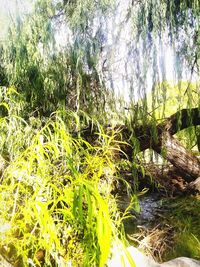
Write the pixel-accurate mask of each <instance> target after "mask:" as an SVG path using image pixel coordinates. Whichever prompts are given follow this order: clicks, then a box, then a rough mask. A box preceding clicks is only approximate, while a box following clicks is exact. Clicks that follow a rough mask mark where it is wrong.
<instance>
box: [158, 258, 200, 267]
mask: <svg viewBox="0 0 200 267" xmlns="http://www.w3.org/2000/svg"><path fill="white" fill-rule="evenodd" d="M160 266H161V267H199V266H200V261H197V260H194V259H190V258H186V257H180V258H176V259H173V260H171V261H168V262H164V263H162V264H160Z"/></svg>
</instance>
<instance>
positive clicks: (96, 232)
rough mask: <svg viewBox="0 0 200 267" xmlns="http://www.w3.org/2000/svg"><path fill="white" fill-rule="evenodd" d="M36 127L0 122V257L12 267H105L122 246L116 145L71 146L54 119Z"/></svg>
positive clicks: (73, 141) (78, 142)
mask: <svg viewBox="0 0 200 267" xmlns="http://www.w3.org/2000/svg"><path fill="white" fill-rule="evenodd" d="M8 111H10V110H9V108H8ZM33 121H34V122H33ZM36 121H37V119H35V118H33V119H32V122H31V123H27V122H25V121H24V120H23V119H21V118H20V117H19V116H16V115H15V116H14V115H11V112H8V116H5V117H4V118H1V121H0V131H1V133H3V134H2V135H1V141H2V142H1V147H0V149H1V155H2V157H3V158H4V159H5V161H7V165H6V166H7V167H5V169H4V170H3V172H2V177H1V187H0V203H1V205H0V217H1V221H0V224H1V225H2V230H1V231H0V237H1V238H0V252H1V254H2V255H3V256H4V257H5V258H6V259H7V260H8V261H9V262H11V263H12V264H14V266H61V267H62V266H71V265H72V266H100V267H101V266H104V265H105V263H106V262H107V260H108V257H109V255H110V249H111V246H112V245H113V244H114V242H115V241H116V240H118V239H119V238H123V234H120V228H121V225H122V224H121V220H122V216H121V215H120V212H119V211H118V209H117V204H116V199H115V198H114V197H113V196H112V195H111V191H112V187H113V176H114V173H115V172H116V170H115V160H114V157H113V156H112V155H113V152H114V151H115V150H118V149H119V148H118V143H119V141H116V142H115V134H112V135H111V136H108V135H105V134H99V136H100V138H99V140H101V142H100V141H99V142H97V143H96V144H93V145H91V144H89V143H88V142H86V141H85V140H83V139H82V138H81V137H80V136H79V137H77V138H73V137H72V135H71V134H70V129H69V128H68V126H67V125H70V124H69V123H66V121H64V119H63V116H59V115H58V114H57V113H56V114H54V115H53V116H52V118H50V119H49V120H48V121H47V122H46V123H45V125H44V126H43V127H42V126H41V122H37V123H36ZM36 125H37V127H36Z"/></svg>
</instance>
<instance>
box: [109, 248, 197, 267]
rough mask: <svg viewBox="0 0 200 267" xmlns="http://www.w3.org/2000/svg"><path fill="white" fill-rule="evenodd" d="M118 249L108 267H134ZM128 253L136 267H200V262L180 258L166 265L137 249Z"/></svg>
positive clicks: (128, 249) (129, 249) (130, 249)
mask: <svg viewBox="0 0 200 267" xmlns="http://www.w3.org/2000/svg"><path fill="white" fill-rule="evenodd" d="M119 251H120V250H119V249H118V250H117V249H115V252H114V253H113V254H114V256H113V258H112V259H111V260H110V261H109V262H108V263H107V266H108V267H133V266H132V265H131V264H130V262H129V261H128V258H127V255H125V252H122V251H120V252H119ZM127 251H128V253H129V255H130V257H131V258H132V259H133V261H134V262H135V265H136V267H200V261H197V260H194V259H190V258H186V257H180V258H176V259H173V260H170V261H168V262H164V263H161V264H159V263H157V262H155V261H154V260H153V259H151V258H150V257H147V256H145V255H144V254H143V253H142V252H140V251H139V250H138V249H137V248H135V247H132V246H130V247H128V248H127Z"/></svg>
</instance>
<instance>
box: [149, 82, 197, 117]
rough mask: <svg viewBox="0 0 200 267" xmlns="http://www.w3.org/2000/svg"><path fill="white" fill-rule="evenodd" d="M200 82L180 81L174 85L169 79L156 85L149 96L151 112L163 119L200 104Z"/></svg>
mask: <svg viewBox="0 0 200 267" xmlns="http://www.w3.org/2000/svg"><path fill="white" fill-rule="evenodd" d="M199 87H200V82H196V83H190V82H188V81H180V82H179V83H178V84H176V85H174V84H172V83H170V82H168V81H165V82H162V83H161V84H158V85H156V86H155V88H154V90H153V91H152V92H151V94H149V96H148V97H147V105H148V111H149V113H152V114H153V115H154V117H155V118H156V119H163V117H164V118H166V117H169V116H170V115H172V114H174V113H176V112H177V111H178V110H180V109H183V108H193V107H198V106H199V99H200V95H199V94H200V93H199V92H200V90H199Z"/></svg>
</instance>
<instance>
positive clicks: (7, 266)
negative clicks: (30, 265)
mask: <svg viewBox="0 0 200 267" xmlns="http://www.w3.org/2000/svg"><path fill="white" fill-rule="evenodd" d="M0 266H1V267H13V265H11V264H10V263H9V262H8V261H6V259H4V258H3V257H2V256H1V255H0Z"/></svg>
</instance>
